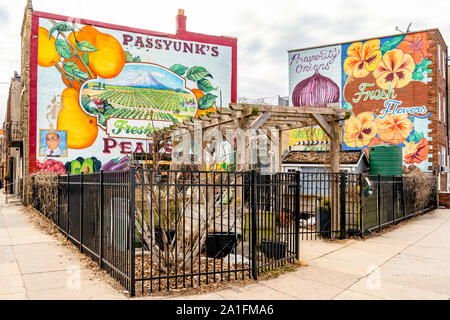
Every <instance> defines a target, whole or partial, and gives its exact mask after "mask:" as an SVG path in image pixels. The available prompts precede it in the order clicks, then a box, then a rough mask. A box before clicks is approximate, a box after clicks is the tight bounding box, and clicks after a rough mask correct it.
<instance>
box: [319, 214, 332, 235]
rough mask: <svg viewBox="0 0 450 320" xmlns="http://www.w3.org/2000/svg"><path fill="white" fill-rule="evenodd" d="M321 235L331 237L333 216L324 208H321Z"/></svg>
mask: <svg viewBox="0 0 450 320" xmlns="http://www.w3.org/2000/svg"><path fill="white" fill-rule="evenodd" d="M319 221H320V236H321V237H322V238H327V239H329V238H331V217H330V213H329V212H328V211H325V210H324V209H323V208H320V210H319Z"/></svg>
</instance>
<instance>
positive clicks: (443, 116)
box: [442, 95, 447, 123]
mask: <svg viewBox="0 0 450 320" xmlns="http://www.w3.org/2000/svg"><path fill="white" fill-rule="evenodd" d="M446 116H447V103H446V101H445V95H443V96H442V122H443V123H445V119H446Z"/></svg>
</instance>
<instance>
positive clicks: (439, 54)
mask: <svg viewBox="0 0 450 320" xmlns="http://www.w3.org/2000/svg"><path fill="white" fill-rule="evenodd" d="M437 56H438V69H439V73H440V72H441V45H440V44H439V43H438V52H437Z"/></svg>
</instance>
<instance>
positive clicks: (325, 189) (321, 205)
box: [297, 172, 361, 240]
mask: <svg viewBox="0 0 450 320" xmlns="http://www.w3.org/2000/svg"><path fill="white" fill-rule="evenodd" d="M297 175H298V180H299V181H298V189H299V190H298V193H299V200H298V201H299V211H300V212H299V233H300V237H301V239H302V240H311V239H317V238H325V239H334V238H344V237H345V236H346V235H347V234H358V233H359V230H360V222H361V221H360V219H359V217H360V215H359V213H360V208H361V203H360V195H359V194H360V191H361V188H360V184H361V181H360V180H361V179H360V176H359V175H357V174H349V173H318V172H299V173H297Z"/></svg>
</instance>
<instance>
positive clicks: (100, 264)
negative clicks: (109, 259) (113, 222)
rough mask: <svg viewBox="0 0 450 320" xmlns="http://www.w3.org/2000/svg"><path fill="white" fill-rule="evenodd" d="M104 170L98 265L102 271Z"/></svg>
mask: <svg viewBox="0 0 450 320" xmlns="http://www.w3.org/2000/svg"><path fill="white" fill-rule="evenodd" d="M103 192H104V191H103V170H100V221H99V224H100V230H99V237H100V242H99V250H98V264H99V266H100V269H102V267H103V205H104V194H103Z"/></svg>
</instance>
